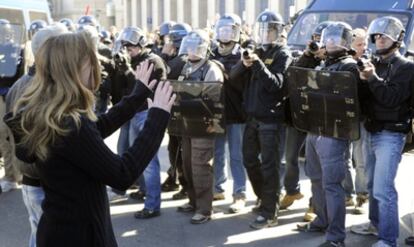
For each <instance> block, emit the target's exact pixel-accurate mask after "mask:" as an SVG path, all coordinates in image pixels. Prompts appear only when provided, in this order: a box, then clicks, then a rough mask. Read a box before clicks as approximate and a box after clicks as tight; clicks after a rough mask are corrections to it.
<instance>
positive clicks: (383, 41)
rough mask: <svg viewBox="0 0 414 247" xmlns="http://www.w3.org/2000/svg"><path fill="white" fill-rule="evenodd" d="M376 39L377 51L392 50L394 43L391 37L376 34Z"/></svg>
mask: <svg viewBox="0 0 414 247" xmlns="http://www.w3.org/2000/svg"><path fill="white" fill-rule="evenodd" d="M374 39H375V46H376V48H377V50H382V49H387V48H390V47H391V46H392V44H393V43H394V41H393V40H392V39H391V38H390V37H388V36H387V35H383V34H376V35H375V36H374Z"/></svg>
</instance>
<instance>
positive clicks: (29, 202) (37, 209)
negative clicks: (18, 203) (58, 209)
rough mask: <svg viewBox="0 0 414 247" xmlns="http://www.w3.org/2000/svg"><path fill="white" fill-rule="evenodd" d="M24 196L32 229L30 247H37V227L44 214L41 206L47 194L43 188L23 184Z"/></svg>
mask: <svg viewBox="0 0 414 247" xmlns="http://www.w3.org/2000/svg"><path fill="white" fill-rule="evenodd" d="M22 196H23V202H24V205H26V209H27V212H28V214H29V222H30V229H31V233H30V240H29V247H36V232H37V225H38V224H39V220H40V217H41V216H42V214H43V211H42V207H41V205H42V202H43V199H44V198H45V192H44V191H43V188H42V187H36V186H29V185H25V184H23V185H22Z"/></svg>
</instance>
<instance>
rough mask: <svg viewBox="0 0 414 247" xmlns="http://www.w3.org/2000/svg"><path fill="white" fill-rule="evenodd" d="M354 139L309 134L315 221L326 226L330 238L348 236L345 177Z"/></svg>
mask: <svg viewBox="0 0 414 247" xmlns="http://www.w3.org/2000/svg"><path fill="white" fill-rule="evenodd" d="M349 145H350V142H349V141H344V140H339V139H335V138H329V137H323V136H316V135H314V134H311V133H308V135H307V137H306V166H305V172H306V175H307V176H308V177H309V178H310V180H311V184H312V205H313V207H314V209H315V213H316V215H317V218H316V219H315V220H314V221H313V222H312V224H313V225H315V226H317V227H321V228H326V239H327V240H329V241H344V239H345V203H344V201H345V190H344V188H343V186H342V181H343V180H344V178H345V172H346V165H347V164H346V163H347V160H348V159H349V156H350V149H349Z"/></svg>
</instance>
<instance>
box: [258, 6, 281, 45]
mask: <svg viewBox="0 0 414 247" xmlns="http://www.w3.org/2000/svg"><path fill="white" fill-rule="evenodd" d="M283 27H284V22H283V18H282V16H281V15H280V14H278V13H275V12H272V11H269V10H265V11H263V12H262V13H260V14H259V16H258V17H257V20H256V25H255V36H256V39H257V44H259V45H261V46H266V45H272V44H275V43H276V42H277V40H278V39H279V38H280V36H281V34H282V33H283Z"/></svg>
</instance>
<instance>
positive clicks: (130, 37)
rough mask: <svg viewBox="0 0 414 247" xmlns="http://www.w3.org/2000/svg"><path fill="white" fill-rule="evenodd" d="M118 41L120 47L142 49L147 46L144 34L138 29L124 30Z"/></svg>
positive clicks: (127, 28)
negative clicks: (127, 46)
mask: <svg viewBox="0 0 414 247" xmlns="http://www.w3.org/2000/svg"><path fill="white" fill-rule="evenodd" d="M118 39H119V41H120V42H121V44H122V45H133V46H140V47H141V48H144V47H146V46H147V44H148V42H147V36H146V34H145V32H144V31H142V30H141V29H140V28H138V27H126V28H124V29H123V30H122V31H121V34H120V35H119V37H118Z"/></svg>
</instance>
